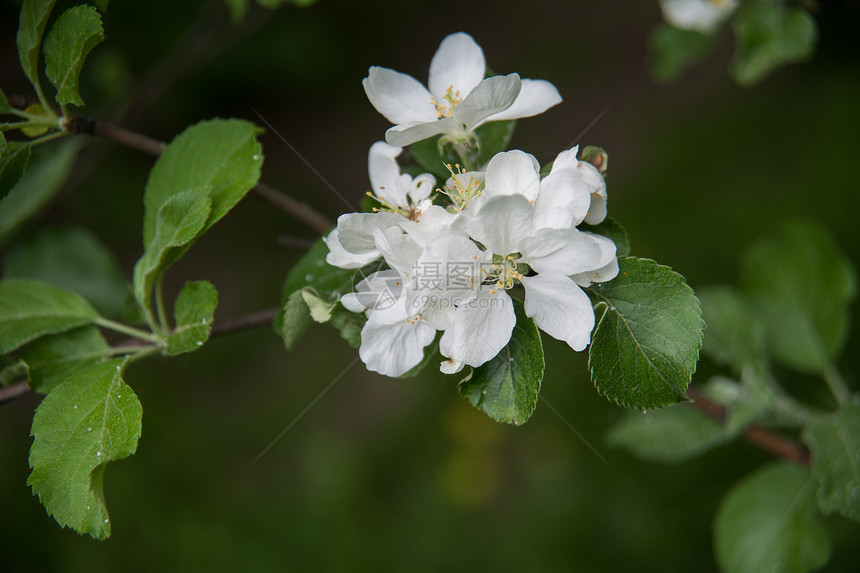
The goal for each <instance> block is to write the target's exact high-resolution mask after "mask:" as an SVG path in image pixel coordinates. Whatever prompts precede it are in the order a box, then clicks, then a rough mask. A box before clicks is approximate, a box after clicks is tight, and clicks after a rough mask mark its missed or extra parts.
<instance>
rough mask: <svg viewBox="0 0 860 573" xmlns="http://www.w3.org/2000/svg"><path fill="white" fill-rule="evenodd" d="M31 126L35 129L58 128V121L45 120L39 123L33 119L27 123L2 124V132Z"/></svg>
mask: <svg viewBox="0 0 860 573" xmlns="http://www.w3.org/2000/svg"><path fill="white" fill-rule="evenodd" d="M31 126H34V127H42V126H47V127H56V126H57V122H56V121H49V120H45V119H43V120H42V121H37V120H35V119H31V120H27V121H15V122H12V123H4V124H0V131H12V130H14V129H21V128H22V127H31Z"/></svg>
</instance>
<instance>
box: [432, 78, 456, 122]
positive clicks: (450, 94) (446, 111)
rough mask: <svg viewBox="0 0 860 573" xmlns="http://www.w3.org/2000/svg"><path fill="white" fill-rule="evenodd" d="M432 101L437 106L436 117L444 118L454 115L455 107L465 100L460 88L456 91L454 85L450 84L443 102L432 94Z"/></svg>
mask: <svg viewBox="0 0 860 573" xmlns="http://www.w3.org/2000/svg"><path fill="white" fill-rule="evenodd" d="M430 101H431V102H432V103H433V105H434V106H435V107H436V117H437V118H438V119H442V118H443V117H454V107H455V106H456V105H457V104H458V103H460V102H461V101H463V96H462V95H460V90H456V91H455V90H454V86H448V89H447V90H445V95H443V96H442V101H441V102H440V101H438V100H437V99H436V98H435V97H432V96H431V97H430Z"/></svg>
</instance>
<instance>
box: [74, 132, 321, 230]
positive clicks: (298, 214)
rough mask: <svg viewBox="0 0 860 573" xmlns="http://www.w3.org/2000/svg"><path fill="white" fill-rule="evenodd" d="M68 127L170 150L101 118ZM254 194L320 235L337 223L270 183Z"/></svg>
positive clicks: (146, 149) (142, 147)
mask: <svg viewBox="0 0 860 573" xmlns="http://www.w3.org/2000/svg"><path fill="white" fill-rule="evenodd" d="M66 125H67V127H68V129H69V131H70V132H71V133H75V134H88V135H96V136H99V137H104V138H106V139H110V140H111V141H115V142H116V143H119V144H121V145H124V146H125V147H129V148H131V149H136V150H138V151H142V152H143V153H146V154H148V155H155V156H158V155H161V152H162V151H164V148H165V147H167V144H166V143H164V142H162V141H158V140H156V139H152V138H151V137H147V136H145V135H141V134H139V133H135V132H133V131H129V130H127V129H124V128H122V127H119V126H117V125H113V124H111V123H107V122H104V121H100V120H98V119H92V118H88V117H83V116H73V117H71V118H69V119H68V120H67V122H66ZM251 192H252V193H254V194H255V195H257V196H258V197H260V198H261V199H263V200H264V201H268V202H269V204H271V205H274V206H275V207H277V208H278V209H280V210H281V211H283V212H285V213H287V214H289V215H292V216H293V217H295V218H296V219H298V220H299V221H302V222H303V223H305V224H307V225H308V226H310V227H311V228H313V229H315V230H316V231H319V232H320V233H324V232H326V231H328V230H329V229H331V228H332V227H334V223H333V222H332V221H330V220H329V219H328V217H326V216H325V215H323V214H322V213H320V212H319V211H317V210H316V209H314V208H313V207H311V206H310V205H308V204H307V203H302V202H301V201H296V200H295V199H293V198H292V197H290V196H289V195H285V194H284V193H281V192H280V191H278V190H277V189H275V188H274V187H272V186H271V185H269V184H267V183H258V184H257V185H256V187H254V188H253V189H251Z"/></svg>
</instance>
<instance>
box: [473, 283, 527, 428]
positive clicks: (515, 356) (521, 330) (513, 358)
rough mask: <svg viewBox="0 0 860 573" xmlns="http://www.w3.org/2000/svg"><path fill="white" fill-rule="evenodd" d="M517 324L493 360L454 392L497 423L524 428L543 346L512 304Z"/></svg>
mask: <svg viewBox="0 0 860 573" xmlns="http://www.w3.org/2000/svg"><path fill="white" fill-rule="evenodd" d="M513 302H514V312H515V313H516V317H517V323H516V326H514V330H513V333H511V340H510V342H508V344H507V346H505V347H504V348H502V350H501V352H499V353H498V354H497V355H496V357H495V358H493V359H492V360H490V361H489V362H486V363H484V364H482V365H481V366H478V367H477V368H474V369H472V372H471V373H470V374H469V375H468V376H466V378H464V379H463V380H462V381H461V382H460V384H459V386H458V389H459V391H460V395H461V396H463V397H464V398H466V399H467V400H468V401H469V403H471V404H472V406H474V407H476V408H478V409H479V410H483V411H484V412H486V413H487V415H488V416H490V417H491V418H492V419H494V420H496V421H497V422H505V423H508V424H515V425H517V426H519V425H521V424H525V423H526V422H527V421H528V419H529V418H530V417H531V415H532V413H533V412H534V410H535V408H536V407H537V402H538V395H539V393H540V384H541V380H542V379H543V369H544V359H543V345H542V344H541V339H540V334H539V333H538V329H537V326H535V323H534V321H533V320H532V319H530V318H529V317H527V316H526V313H525V310H524V309H523V305H522V303H521V302H520V301H518V300H514V301H513Z"/></svg>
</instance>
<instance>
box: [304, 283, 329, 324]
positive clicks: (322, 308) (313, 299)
mask: <svg viewBox="0 0 860 573" xmlns="http://www.w3.org/2000/svg"><path fill="white" fill-rule="evenodd" d="M301 292H302V299H304V301H305V304H306V305H308V309H309V310H310V312H311V318H312V319H313V321H314V322H319V323H325V322H328V321H330V320H331V309H332V306H333V305H330V304H328V303H327V302H325V301H324V300H323V299H321V298H319V297H318V296H316V295H315V294H313V293H312V292H311V291H310V290H308V289H302V291H301Z"/></svg>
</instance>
